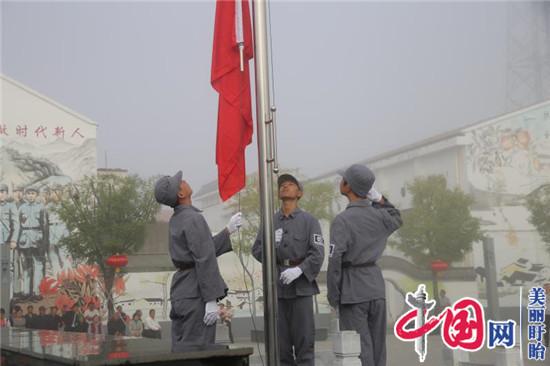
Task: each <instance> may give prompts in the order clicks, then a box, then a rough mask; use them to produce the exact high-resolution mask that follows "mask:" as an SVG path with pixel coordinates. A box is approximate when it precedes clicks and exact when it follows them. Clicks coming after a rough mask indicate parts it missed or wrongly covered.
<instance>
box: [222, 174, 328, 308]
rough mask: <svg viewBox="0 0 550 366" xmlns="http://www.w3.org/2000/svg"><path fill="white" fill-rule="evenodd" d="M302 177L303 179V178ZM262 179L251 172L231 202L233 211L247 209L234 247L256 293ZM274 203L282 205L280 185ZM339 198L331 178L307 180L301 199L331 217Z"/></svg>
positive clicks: (317, 213) (302, 203) (307, 206)
mask: <svg viewBox="0 0 550 366" xmlns="http://www.w3.org/2000/svg"><path fill="white" fill-rule="evenodd" d="M300 180H301V179H300ZM258 187H259V182H258V178H257V176H256V175H250V176H249V177H248V179H247V186H246V188H245V189H244V190H243V191H241V193H240V194H239V195H237V196H235V198H233V200H232V201H231V203H230V206H229V207H230V210H231V211H232V212H235V211H238V210H240V211H241V212H242V213H243V218H244V224H243V226H242V228H241V229H240V233H239V236H238V239H237V240H235V245H233V250H234V251H235V252H236V254H237V256H238V258H239V261H240V262H241V265H242V267H243V271H244V275H245V279H244V281H245V283H246V284H247V286H248V285H250V287H251V290H252V293H253V294H255V293H256V291H255V290H256V288H257V287H256V286H257V284H256V283H255V281H254V272H255V266H254V261H255V259H254V258H253V257H252V245H253V244H254V241H255V240H256V236H257V234H258V231H259V229H260V223H261V220H260V195H259V191H258ZM274 192H275V197H274V203H275V206H276V207H278V200H277V189H276V187H274ZM336 198H337V192H336V189H335V187H334V185H333V184H331V183H328V182H311V181H310V182H307V181H306V182H305V183H304V196H303V197H302V198H301V199H300V202H299V206H300V207H301V208H302V209H304V210H305V211H307V212H309V213H310V214H312V215H313V216H314V217H316V218H317V219H318V220H327V221H330V220H332V219H333V218H334V211H333V203H334V200H335V199H336ZM249 303H250V304H252V311H253V314H254V315H255V314H256V303H255V299H251V298H249Z"/></svg>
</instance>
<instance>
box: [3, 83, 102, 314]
mask: <svg viewBox="0 0 550 366" xmlns="http://www.w3.org/2000/svg"><path fill="white" fill-rule="evenodd" d="M1 81H2V105H3V109H2V117H1V120H0V239H1V240H0V245H1V246H2V255H3V260H5V259H7V258H8V256H9V264H8V266H9V272H10V276H9V277H10V278H11V281H10V285H9V298H10V299H11V300H12V301H15V302H23V301H40V300H42V299H43V297H44V296H43V295H45V294H50V293H52V291H53V289H56V290H58V289H59V286H53V283H54V282H55V281H57V282H59V284H60V285H63V286H64V287H63V286H62V287H63V291H64V293H65V294H69V293H71V292H74V291H77V290H76V289H75V286H76V284H78V283H80V282H79V281H73V280H75V279H77V278H78V279H81V280H82V281H81V285H82V286H81V287H82V288H79V289H78V291H81V292H82V296H85V295H89V296H91V295H92V292H91V291H92V290H91V287H90V286H93V283H92V280H91V278H92V277H96V278H97V273H96V272H97V269H95V268H93V267H90V268H88V267H84V266H81V267H79V268H73V265H72V261H71V258H70V256H69V255H68V254H67V253H66V252H65V251H64V250H63V248H62V247H61V246H60V245H59V243H60V240H61V239H62V238H63V237H64V236H65V235H67V228H66V226H65V224H64V223H63V222H62V221H61V220H60V219H59V217H58V215H57V214H56V207H58V206H59V204H60V202H61V201H62V200H63V199H65V198H66V197H67V194H68V190H69V187H70V185H71V184H72V183H73V182H76V181H78V180H79V179H81V178H83V177H84V176H86V175H94V174H96V127H97V126H96V125H95V124H94V123H93V122H91V121H89V120H87V119H85V118H84V117H82V116H79V115H77V114H76V113H74V112H72V111H70V110H68V109H66V108H65V107H63V106H61V105H59V104H57V103H55V102H53V101H51V100H49V99H47V98H46V97H44V96H42V95H40V94H38V93H36V92H34V91H32V90H30V89H29V88H27V87H25V86H23V85H21V84H19V83H17V82H15V81H13V80H10V79H7V78H5V77H2V78H1ZM3 274H4V273H3ZM69 280H71V281H72V282H71V281H69ZM57 282H55V283H57ZM69 282H71V285H70V286H69ZM76 287H78V286H76ZM3 296H5V295H4V291H3ZM58 297H59V296H58ZM2 303H3V305H4V304H5V301H2ZM59 305H62V304H59Z"/></svg>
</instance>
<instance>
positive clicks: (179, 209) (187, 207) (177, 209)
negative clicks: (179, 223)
mask: <svg viewBox="0 0 550 366" xmlns="http://www.w3.org/2000/svg"><path fill="white" fill-rule="evenodd" d="M184 210H192V211H195V212H202V211H201V210H199V209H198V208H196V207H195V206H193V205H177V206H176V207H174V214H177V213H180V212H182V211H184Z"/></svg>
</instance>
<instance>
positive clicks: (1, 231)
mask: <svg viewBox="0 0 550 366" xmlns="http://www.w3.org/2000/svg"><path fill="white" fill-rule="evenodd" d="M18 237H19V213H18V210H17V206H16V205H15V203H13V202H8V201H0V245H4V244H7V245H9V243H10V242H11V241H14V242H17V238H18Z"/></svg>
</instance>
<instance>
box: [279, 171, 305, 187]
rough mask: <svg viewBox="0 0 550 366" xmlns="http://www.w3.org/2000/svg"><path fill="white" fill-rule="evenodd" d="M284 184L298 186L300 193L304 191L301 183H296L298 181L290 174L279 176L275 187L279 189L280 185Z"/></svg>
mask: <svg viewBox="0 0 550 366" xmlns="http://www.w3.org/2000/svg"><path fill="white" fill-rule="evenodd" d="M284 182H292V183H294V184H296V185H297V186H298V188H299V189H300V191H303V190H304V187H303V186H302V183H300V181H298V179H296V177H295V176H293V175H292V174H281V175H280V176H279V178H277V187H281V184H283V183H284Z"/></svg>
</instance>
